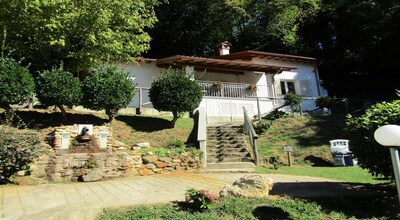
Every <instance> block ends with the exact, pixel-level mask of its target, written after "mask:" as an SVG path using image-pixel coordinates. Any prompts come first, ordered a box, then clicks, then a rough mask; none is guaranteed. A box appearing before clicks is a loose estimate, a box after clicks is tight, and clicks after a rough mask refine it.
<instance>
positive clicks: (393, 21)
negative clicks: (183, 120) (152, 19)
mask: <svg viewBox="0 0 400 220" xmlns="http://www.w3.org/2000/svg"><path fill="white" fill-rule="evenodd" d="M156 15H157V17H158V18H159V22H158V23H156V25H155V28H153V29H151V30H149V33H150V35H151V37H152V39H153V40H152V42H151V49H150V51H149V53H148V56H150V57H155V58H159V57H165V56H171V55H176V54H181V55H196V56H210V57H212V56H217V55H219V54H218V50H217V45H218V44H219V43H221V42H223V41H229V42H230V43H232V46H231V52H238V51H243V50H260V51H267V52H278V53H289V54H294V55H302V56H304V55H305V56H311V57H317V58H319V59H321V60H324V62H323V63H322V65H321V66H320V67H319V73H320V77H321V79H322V80H323V82H324V87H325V88H327V89H328V91H329V95H330V96H336V97H348V98H367V99H379V100H391V99H395V98H396V95H395V90H394V89H397V88H398V82H397V81H396V80H387V79H388V78H394V77H395V76H396V74H397V73H398V72H399V67H398V58H397V57H398V51H400V44H398V43H397V41H398V39H399V38H400V22H398V21H399V19H400V2H399V1H397V0H387V1H378V0H359V1H327V0H299V1H282V0H268V1H266V0H260V1H249V0H226V1H212V0H175V1H169V3H168V4H162V5H160V6H158V7H156ZM354 82H357V83H354Z"/></svg>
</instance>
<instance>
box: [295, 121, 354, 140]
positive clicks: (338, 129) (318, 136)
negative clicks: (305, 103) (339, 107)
mask: <svg viewBox="0 0 400 220" xmlns="http://www.w3.org/2000/svg"><path fill="white" fill-rule="evenodd" d="M315 117H316V118H318V119H319V120H312V121H310V122H309V123H307V124H305V125H304V127H305V128H310V127H313V128H315V135H312V136H301V135H299V136H298V137H297V138H296V139H297V141H298V143H299V145H300V146H321V145H326V144H329V141H330V140H332V139H337V138H347V137H346V133H345V132H344V128H345V117H344V116H342V115H331V116H315ZM304 127H299V128H297V129H303V128H304ZM294 133H299V134H302V133H303V132H302V131H301V130H299V131H297V132H296V131H295V130H294Z"/></svg>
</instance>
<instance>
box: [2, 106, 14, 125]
mask: <svg viewBox="0 0 400 220" xmlns="http://www.w3.org/2000/svg"><path fill="white" fill-rule="evenodd" d="M4 110H5V111H6V123H12V120H13V117H14V111H13V109H12V108H11V106H10V105H6V106H4Z"/></svg>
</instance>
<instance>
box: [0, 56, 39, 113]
mask: <svg viewBox="0 0 400 220" xmlns="http://www.w3.org/2000/svg"><path fill="white" fill-rule="evenodd" d="M34 90H35V82H34V80H33V78H32V76H31V74H30V73H29V71H28V69H27V68H25V67H23V66H21V65H20V64H19V63H18V62H17V61H15V60H13V59H10V58H6V57H0V94H1V95H0V107H1V108H4V109H5V110H6V116H7V119H11V117H12V114H13V113H12V108H11V106H10V105H13V104H19V103H23V102H27V101H28V100H29V99H30V98H31V97H32V95H33V93H34Z"/></svg>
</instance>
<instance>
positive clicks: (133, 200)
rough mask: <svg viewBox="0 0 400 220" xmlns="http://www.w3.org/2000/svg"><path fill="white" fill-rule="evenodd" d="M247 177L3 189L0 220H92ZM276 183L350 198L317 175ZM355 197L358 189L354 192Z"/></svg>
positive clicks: (278, 189)
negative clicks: (113, 210) (107, 212)
mask: <svg viewBox="0 0 400 220" xmlns="http://www.w3.org/2000/svg"><path fill="white" fill-rule="evenodd" d="M244 175H249V174H247V173H198V174H194V173H182V174H163V175H152V176H145V177H142V176H138V177H129V178H128V177H127V178H118V179H113V180H106V181H99V182H90V183H81V182H79V183H68V184H61V183H60V184H43V185H36V186H3V187H0V199H1V200H0V201H1V203H0V219H5V220H12V219H24V220H25V219H29V220H34V219H40V220H45V219H54V220H56V219H57V220H64V219H65V220H74V219H76V220H93V219H95V218H96V216H97V215H99V214H100V213H101V212H102V210H104V209H108V208H113V207H121V206H129V205H137V204H154V203H167V202H172V201H183V200H184V194H185V192H186V190H187V189H189V188H197V189H208V190H209V191H210V192H212V193H218V192H219V191H220V190H221V189H222V188H223V186H225V185H227V184H231V183H232V182H234V181H235V180H237V179H239V178H240V177H242V176H244ZM266 176H268V177H270V178H272V179H273V180H274V187H273V190H272V192H271V194H272V195H289V196H294V197H309V196H321V195H324V196H329V195H336V196H337V195H338V193H343V194H348V193H349V191H350V190H349V189H348V188H347V186H345V185H343V184H341V183H338V182H335V181H333V180H327V179H322V178H315V177H301V176H289V175H275V174H274V175H266ZM351 191H352V192H353V193H354V189H353V190H351Z"/></svg>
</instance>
